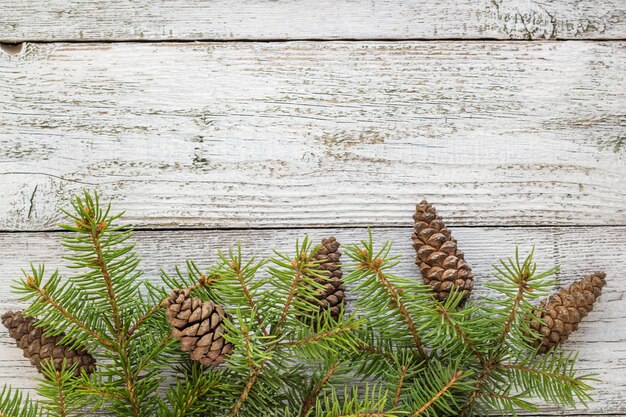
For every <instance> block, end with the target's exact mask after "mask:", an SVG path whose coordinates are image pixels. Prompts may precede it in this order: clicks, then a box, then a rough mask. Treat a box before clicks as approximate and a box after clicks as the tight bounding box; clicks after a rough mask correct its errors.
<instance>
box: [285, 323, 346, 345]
mask: <svg viewBox="0 0 626 417" xmlns="http://www.w3.org/2000/svg"><path fill="white" fill-rule="evenodd" d="M350 330H352V328H351V327H336V328H334V329H330V330H327V331H325V332H321V333H316V334H314V335H313V336H310V337H305V338H304V339H299V340H294V341H292V342H285V343H278V344H277V345H276V346H277V347H294V346H301V345H306V344H307V343H313V342H318V341H320V340H323V339H325V338H327V337H331V336H335V335H337V334H340V333H345V332H349V331H350Z"/></svg>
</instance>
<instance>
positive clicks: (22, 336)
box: [2, 311, 96, 376]
mask: <svg viewBox="0 0 626 417" xmlns="http://www.w3.org/2000/svg"><path fill="white" fill-rule="evenodd" d="M2 324H4V327H6V328H7V329H8V330H9V334H10V335H11V337H12V338H14V339H15V341H16V344H17V346H19V347H20V348H22V351H23V352H24V357H25V358H28V359H30V363H31V364H33V365H35V366H36V367H37V370H38V371H39V372H41V370H42V367H43V366H42V365H43V362H44V361H46V360H52V361H54V366H55V367H56V369H57V370H58V371H60V370H61V367H62V364H63V359H65V360H66V363H67V365H68V366H72V365H74V364H76V365H77V366H76V372H75V375H76V376H79V375H80V373H81V371H85V372H86V373H87V374H91V373H92V372H94V371H95V370H96V360H95V359H94V357H93V356H91V355H90V354H89V353H88V352H87V351H85V350H84V349H70V348H69V347H68V346H64V345H61V343H60V342H61V339H63V337H65V335H64V334H60V335H57V336H46V335H45V334H44V332H45V329H44V328H43V327H36V324H37V319H35V318H34V317H29V316H24V314H22V312H21V311H17V312H13V311H7V312H6V313H4V314H3V315H2Z"/></svg>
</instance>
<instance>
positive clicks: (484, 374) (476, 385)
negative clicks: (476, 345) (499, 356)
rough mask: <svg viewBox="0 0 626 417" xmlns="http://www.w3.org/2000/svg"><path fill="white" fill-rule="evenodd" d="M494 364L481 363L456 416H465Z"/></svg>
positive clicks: (489, 362)
mask: <svg viewBox="0 0 626 417" xmlns="http://www.w3.org/2000/svg"><path fill="white" fill-rule="evenodd" d="M494 365H495V364H494V363H493V362H491V361H488V362H486V363H484V364H483V369H482V371H481V373H480V375H479V376H478V378H477V379H476V381H475V382H474V384H473V385H472V390H471V393H470V395H469V397H468V398H467V400H466V401H465V404H463V406H462V407H461V410H460V411H459V415H458V417H464V416H466V415H467V413H468V412H469V410H470V409H471V408H472V405H473V404H474V401H476V398H478V396H479V395H480V389H481V388H482V387H483V385H484V384H485V382H487V378H488V377H489V374H490V373H491V371H492V369H493V367H494Z"/></svg>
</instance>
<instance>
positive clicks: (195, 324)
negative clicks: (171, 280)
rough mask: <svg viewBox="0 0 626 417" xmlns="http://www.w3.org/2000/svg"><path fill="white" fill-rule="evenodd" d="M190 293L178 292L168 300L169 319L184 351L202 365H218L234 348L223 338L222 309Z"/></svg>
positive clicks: (175, 291)
mask: <svg viewBox="0 0 626 417" xmlns="http://www.w3.org/2000/svg"><path fill="white" fill-rule="evenodd" d="M189 293H190V290H189V289H188V288H187V289H184V290H180V289H175V290H173V291H172V292H171V293H170V295H169V297H168V298H167V300H166V305H167V320H168V322H169V323H170V324H171V325H172V336H173V337H174V338H176V339H178V340H180V348H181V349H182V350H183V351H185V352H189V356H190V357H191V359H193V360H194V361H198V362H200V363H201V364H202V365H210V366H217V365H219V364H221V363H223V362H224V361H226V357H227V356H228V355H229V354H231V353H232V351H233V345H232V344H231V343H230V342H228V341H226V339H224V337H223V336H222V335H223V334H224V331H225V327H224V317H226V313H225V312H224V309H223V308H222V306H220V305H218V304H215V303H213V302H212V301H204V302H202V300H201V299H200V298H198V297H190V296H189Z"/></svg>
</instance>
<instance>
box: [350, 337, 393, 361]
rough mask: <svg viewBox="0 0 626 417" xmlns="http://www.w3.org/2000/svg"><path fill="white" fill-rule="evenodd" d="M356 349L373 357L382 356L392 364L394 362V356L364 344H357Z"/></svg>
mask: <svg viewBox="0 0 626 417" xmlns="http://www.w3.org/2000/svg"><path fill="white" fill-rule="evenodd" d="M356 349H357V350H360V351H361V352H365V353H369V354H372V355H378V356H382V357H383V358H385V359H387V360H388V361H390V362H393V361H394V357H393V356H392V355H390V354H388V353H385V352H383V351H382V350H380V349H376V348H373V347H371V346H369V345H367V344H365V343H363V342H359V343H357V345H356Z"/></svg>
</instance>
